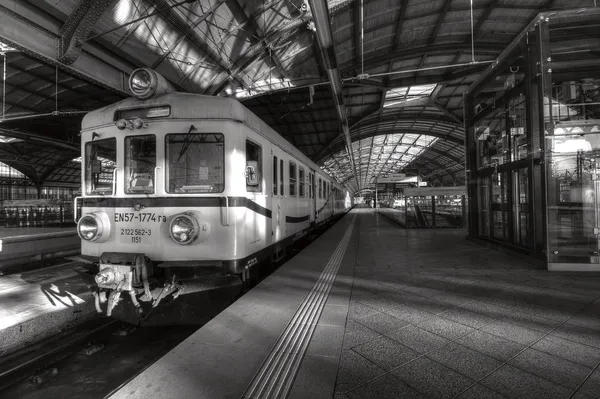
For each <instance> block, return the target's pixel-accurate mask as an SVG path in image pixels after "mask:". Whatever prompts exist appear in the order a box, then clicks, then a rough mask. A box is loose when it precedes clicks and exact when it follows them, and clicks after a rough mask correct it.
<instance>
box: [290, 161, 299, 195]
mask: <svg viewBox="0 0 600 399" xmlns="http://www.w3.org/2000/svg"><path fill="white" fill-rule="evenodd" d="M289 172H290V197H295V196H296V185H297V184H298V178H297V176H296V164H295V163H293V162H292V161H290V169H289Z"/></svg>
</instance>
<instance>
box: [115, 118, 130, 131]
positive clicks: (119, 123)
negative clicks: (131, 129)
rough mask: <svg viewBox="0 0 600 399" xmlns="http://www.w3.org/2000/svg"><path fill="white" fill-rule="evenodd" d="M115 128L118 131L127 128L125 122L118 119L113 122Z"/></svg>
mask: <svg viewBox="0 0 600 399" xmlns="http://www.w3.org/2000/svg"><path fill="white" fill-rule="evenodd" d="M115 126H116V127H117V129H119V130H125V129H126V128H127V121H126V120H125V119H119V120H118V121H116V122H115Z"/></svg>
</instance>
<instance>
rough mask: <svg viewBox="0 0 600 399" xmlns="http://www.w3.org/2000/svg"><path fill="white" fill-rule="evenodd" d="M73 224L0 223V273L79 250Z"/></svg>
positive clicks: (73, 253)
mask: <svg viewBox="0 0 600 399" xmlns="http://www.w3.org/2000/svg"><path fill="white" fill-rule="evenodd" d="M80 248H81V240H80V238H79V236H78V235H77V231H76V229H75V228H74V227H11V228H6V227H0V275H2V274H7V273H10V272H13V271H14V270H19V266H21V265H24V264H30V265H33V264H34V263H36V262H38V263H39V262H43V261H45V260H49V259H52V258H57V257H65V256H72V255H76V254H78V253H79V251H80Z"/></svg>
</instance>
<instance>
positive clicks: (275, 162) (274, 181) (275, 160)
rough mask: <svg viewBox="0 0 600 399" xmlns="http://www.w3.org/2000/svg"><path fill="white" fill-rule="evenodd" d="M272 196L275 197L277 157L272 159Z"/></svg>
mask: <svg viewBox="0 0 600 399" xmlns="http://www.w3.org/2000/svg"><path fill="white" fill-rule="evenodd" d="M273 195H277V157H273Z"/></svg>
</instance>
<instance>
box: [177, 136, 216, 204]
mask: <svg viewBox="0 0 600 399" xmlns="http://www.w3.org/2000/svg"><path fill="white" fill-rule="evenodd" d="M192 128H193V126H192ZM191 130H192V129H190V131H191ZM165 151H166V155H167V178H168V182H169V184H168V186H167V192H169V193H181V194H185V193H220V192H223V190H224V189H225V143H224V137H223V135H222V134H220V133H191V132H189V133H177V134H167V137H166V149H165Z"/></svg>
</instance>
